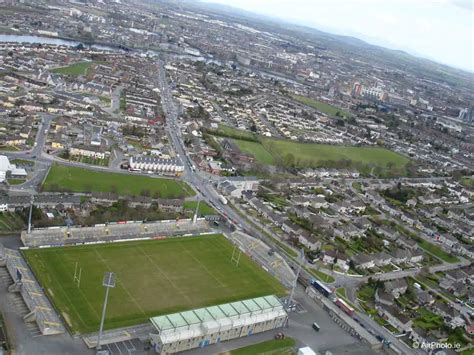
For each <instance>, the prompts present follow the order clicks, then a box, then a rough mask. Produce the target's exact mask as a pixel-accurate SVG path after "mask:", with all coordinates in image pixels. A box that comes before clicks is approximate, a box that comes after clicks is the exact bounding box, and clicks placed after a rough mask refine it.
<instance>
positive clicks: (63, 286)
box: [23, 235, 285, 333]
mask: <svg viewBox="0 0 474 355" xmlns="http://www.w3.org/2000/svg"><path fill="white" fill-rule="evenodd" d="M232 252H233V245H232V244H231V243H229V242H228V241H227V239H226V238H225V237H224V236H222V235H209V236H202V237H187V238H169V239H164V240H153V241H139V242H127V243H114V244H101V245H89V246H77V247H68V248H45V249H29V250H23V253H24V256H25V257H26V259H27V261H28V263H29V265H30V266H31V268H32V269H33V272H34V273H35V275H36V277H37V278H38V280H39V282H40V283H41V285H42V287H43V288H44V289H45V291H46V292H47V294H48V295H49V297H50V298H51V299H52V301H53V303H54V305H55V307H56V309H57V310H58V311H59V313H60V314H61V315H62V316H63V318H64V319H65V321H66V322H67V324H68V325H69V327H70V328H71V330H72V331H73V332H74V333H77V332H78V333H87V332H93V331H97V330H98V327H99V322H100V314H101V309H102V303H103V299H104V293H105V290H104V287H102V278H103V275H104V272H106V271H113V272H115V273H116V278H117V283H116V287H115V288H114V289H112V290H111V291H110V294H109V302H108V306H107V316H106V320H105V328H106V329H113V328H118V327H124V326H130V325H134V324H141V323H145V322H147V321H148V319H149V318H150V317H153V316H158V315H162V314H168V313H174V312H179V311H184V310H189V309H194V308H199V307H207V306H211V305H215V304H222V303H227V302H233V301H236V300H242V299H247V298H253V297H260V296H264V295H270V294H276V295H279V296H281V295H284V294H285V290H284V288H283V286H281V285H280V284H279V282H278V281H277V280H276V279H274V278H273V277H272V276H270V275H269V274H267V273H266V272H265V271H264V270H263V269H262V268H261V267H260V266H258V265H257V264H255V263H254V262H253V261H252V260H251V259H250V258H249V257H248V256H247V255H244V254H242V256H241V258H240V263H239V266H236V265H235V263H232V262H231V256H232ZM76 262H77V263H78V265H79V267H81V268H82V277H81V282H80V287H77V285H76V284H75V283H74V282H73V276H74V269H75V264H76Z"/></svg>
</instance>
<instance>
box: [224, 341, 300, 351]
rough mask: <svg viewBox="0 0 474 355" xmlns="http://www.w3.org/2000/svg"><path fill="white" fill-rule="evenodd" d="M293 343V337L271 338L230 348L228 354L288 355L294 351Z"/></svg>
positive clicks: (294, 343)
mask: <svg viewBox="0 0 474 355" xmlns="http://www.w3.org/2000/svg"><path fill="white" fill-rule="evenodd" d="M295 345H296V341H295V339H293V338H285V339H273V340H268V341H264V342H261V343H257V344H254V345H249V346H245V347H243V348H239V349H235V350H232V351H231V352H230V355H285V354H288V355H290V354H295V353H296V351H295Z"/></svg>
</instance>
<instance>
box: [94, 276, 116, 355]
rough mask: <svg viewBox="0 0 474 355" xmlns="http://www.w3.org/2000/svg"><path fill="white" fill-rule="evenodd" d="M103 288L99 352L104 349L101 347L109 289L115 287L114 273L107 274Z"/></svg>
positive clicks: (98, 338)
mask: <svg viewBox="0 0 474 355" xmlns="http://www.w3.org/2000/svg"><path fill="white" fill-rule="evenodd" d="M102 286H104V287H105V299H104V307H103V308H102V318H101V320H100V328H99V335H98V336H97V350H100V349H101V348H102V346H101V345H100V338H101V337H102V331H103V330H104V319H105V311H106V309H107V300H108V298H109V289H110V288H114V287H115V274H114V273H113V272H106V273H105V274H104V279H103V281H102Z"/></svg>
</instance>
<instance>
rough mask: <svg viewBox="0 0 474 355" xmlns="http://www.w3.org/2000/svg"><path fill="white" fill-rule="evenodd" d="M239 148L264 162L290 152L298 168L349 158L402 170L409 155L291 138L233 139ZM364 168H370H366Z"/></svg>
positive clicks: (278, 162) (272, 161)
mask: <svg viewBox="0 0 474 355" xmlns="http://www.w3.org/2000/svg"><path fill="white" fill-rule="evenodd" d="M234 142H235V143H236V144H237V145H238V146H239V148H240V149H241V150H242V151H243V152H246V153H249V154H252V155H253V156H254V157H255V159H256V160H257V161H258V162H260V163H262V164H266V165H285V164H287V161H286V159H287V156H288V155H289V154H291V155H292V156H293V159H294V160H293V163H294V165H295V166H296V167H298V168H305V167H313V168H316V167H325V166H326V165H327V164H328V162H331V161H332V162H340V161H343V160H347V161H348V160H350V161H352V162H353V163H358V164H362V165H364V166H367V167H369V166H373V167H380V168H381V169H382V170H388V165H392V166H393V168H394V169H397V170H398V171H400V172H402V175H403V172H405V166H406V165H407V163H408V162H409V159H408V158H406V157H404V156H402V155H400V154H398V153H395V152H392V151H390V150H388V149H385V148H378V147H351V146H337V145H328V144H317V143H300V142H295V141H291V140H280V139H271V138H261V143H258V142H250V141H245V140H238V139H234ZM366 170H369V171H366V172H370V169H369V168H366Z"/></svg>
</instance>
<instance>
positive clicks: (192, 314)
mask: <svg viewBox="0 0 474 355" xmlns="http://www.w3.org/2000/svg"><path fill="white" fill-rule="evenodd" d="M287 320H288V315H287V314H286V312H285V310H284V309H283V305H282V304H281V302H280V301H279V299H278V298H277V297H276V296H264V297H258V298H253V299H248V300H244V301H237V302H232V303H226V304H221V305H218V306H212V307H206V308H200V309H195V310H191V311H186V312H180V313H174V314H168V315H164V316H159V317H154V318H151V323H152V324H153V326H154V327H155V329H156V333H155V334H151V335H150V337H151V342H152V344H153V347H154V349H155V351H156V352H158V353H161V354H171V353H176V352H181V351H185V350H189V349H193V348H199V347H200V348H203V347H206V346H208V345H211V344H216V343H219V342H221V341H226V340H230V339H235V338H240V337H245V336H249V335H252V334H256V333H261V332H265V331H267V330H271V329H275V328H280V327H283V326H285V325H286V324H287Z"/></svg>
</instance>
